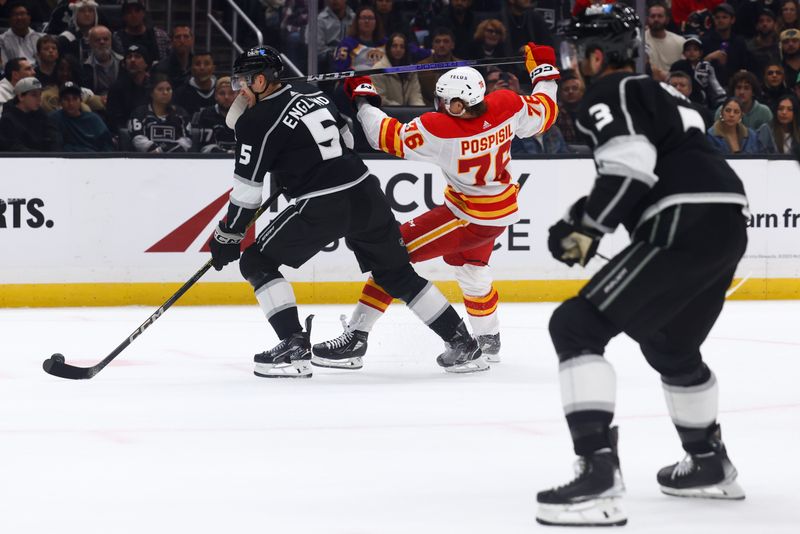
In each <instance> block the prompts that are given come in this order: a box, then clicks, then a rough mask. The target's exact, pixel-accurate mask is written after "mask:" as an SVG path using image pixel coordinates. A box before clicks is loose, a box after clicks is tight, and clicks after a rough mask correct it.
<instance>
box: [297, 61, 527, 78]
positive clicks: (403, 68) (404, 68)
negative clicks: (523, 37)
mask: <svg viewBox="0 0 800 534" xmlns="http://www.w3.org/2000/svg"><path fill="white" fill-rule="evenodd" d="M515 63H525V58H524V57H499V58H486V59H464V60H459V61H442V62H440V63H423V64H417V65H400V66H397V67H385V68H383V69H367V70H346V71H343V72H328V73H326V74H312V75H310V76H296V77H294V78H282V79H281V81H282V82H330V81H335V80H343V79H345V78H353V77H354V76H380V75H382V74H403V73H405V72H420V71H425V70H445V69H454V68H456V67H487V66H489V65H511V64H515Z"/></svg>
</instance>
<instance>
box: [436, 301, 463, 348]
mask: <svg viewBox="0 0 800 534" xmlns="http://www.w3.org/2000/svg"><path fill="white" fill-rule="evenodd" d="M459 324H461V317H459V316H458V313H457V312H456V310H454V309H453V307H452V306H448V307H447V309H446V310H444V311H443V312H442V314H441V315H439V317H437V318H436V319H434V321H433V322H432V323H430V324H429V325H428V326H430V327H431V330H433V331H434V332H436V334H437V335H438V336H439V337H440V338H442V339H443V340H445V341H450V340H452V339H453V337H454V336H455V335H456V329H457V328H458V325H459Z"/></svg>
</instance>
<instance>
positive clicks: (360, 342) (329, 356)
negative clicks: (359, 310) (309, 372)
mask: <svg viewBox="0 0 800 534" xmlns="http://www.w3.org/2000/svg"><path fill="white" fill-rule="evenodd" d="M339 320H340V321H341V322H342V327H343V328H344V332H343V333H342V335H340V336H339V337H337V338H334V339H331V340H330V341H323V342H322V343H316V344H315V345H314V347H313V349H312V351H313V355H312V356H311V365H315V366H317V367H332V368H334V369H361V368H362V367H363V366H364V362H363V360H362V359H361V357H362V356H364V355H365V354H366V353H367V336H369V334H368V333H367V332H364V331H361V330H355V329H352V328H350V325H348V324H347V318H346V317H345V316H344V315H341V316H340V317H339Z"/></svg>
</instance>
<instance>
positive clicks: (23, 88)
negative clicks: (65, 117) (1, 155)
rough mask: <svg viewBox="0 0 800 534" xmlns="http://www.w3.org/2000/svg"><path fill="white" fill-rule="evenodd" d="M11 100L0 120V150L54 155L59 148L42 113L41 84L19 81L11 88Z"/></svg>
mask: <svg viewBox="0 0 800 534" xmlns="http://www.w3.org/2000/svg"><path fill="white" fill-rule="evenodd" d="M14 94H15V95H16V96H15V97H14V100H12V101H10V102H9V103H8V104H6V106H5V109H4V110H3V116H2V117H0V147H2V150H5V151H8V152H56V151H58V150H60V149H61V147H60V145H59V143H58V133H57V132H56V129H55V127H54V126H53V123H51V122H50V121H49V120H48V119H47V115H46V114H45V113H44V112H43V111H42V110H41V105H42V82H40V81H39V80H37V79H36V78H34V77H32V76H31V77H28V78H22V79H21V80H20V81H18V82H17V84H16V85H15V86H14Z"/></svg>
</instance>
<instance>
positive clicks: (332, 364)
mask: <svg viewBox="0 0 800 534" xmlns="http://www.w3.org/2000/svg"><path fill="white" fill-rule="evenodd" d="M311 365H313V366H315V367H328V368H329V369H351V370H356V369H361V368H362V367H364V361H363V360H362V359H361V356H355V357H353V358H344V359H341V360H331V359H329V358H322V357H321V356H311Z"/></svg>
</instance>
